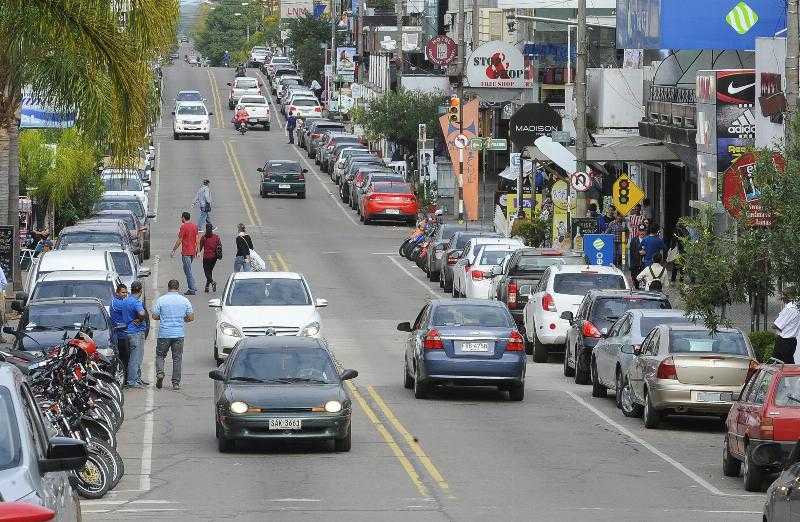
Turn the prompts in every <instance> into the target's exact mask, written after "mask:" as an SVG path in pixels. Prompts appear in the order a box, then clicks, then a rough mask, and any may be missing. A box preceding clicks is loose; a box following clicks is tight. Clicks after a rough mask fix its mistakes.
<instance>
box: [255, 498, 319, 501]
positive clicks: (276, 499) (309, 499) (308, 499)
mask: <svg viewBox="0 0 800 522" xmlns="http://www.w3.org/2000/svg"><path fill="white" fill-rule="evenodd" d="M267 502H322V500H321V499H319V498H270V499H267Z"/></svg>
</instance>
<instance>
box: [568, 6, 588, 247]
mask: <svg viewBox="0 0 800 522" xmlns="http://www.w3.org/2000/svg"><path fill="white" fill-rule="evenodd" d="M567 31H569V27H567ZM577 33H578V34H577V35H576V40H577V42H576V45H577V47H578V48H577V50H576V51H577V52H576V53H575V54H576V60H575V159H576V160H577V161H576V167H577V170H578V172H583V171H585V170H586V51H587V46H586V0H578V31H577ZM567 174H572V173H571V172H567ZM571 192H572V189H571V187H569V186H568V187H567V234H568V235H569V244H570V248H571V247H572V239H573V238H572V224H571V223H570V212H571V211H572V208H571V206H572V198H571V197H569V196H570V194H571Z"/></svg>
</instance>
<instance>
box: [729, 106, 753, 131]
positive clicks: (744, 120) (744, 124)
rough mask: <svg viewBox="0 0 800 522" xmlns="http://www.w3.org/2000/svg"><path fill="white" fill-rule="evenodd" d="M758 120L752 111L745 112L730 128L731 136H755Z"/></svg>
mask: <svg viewBox="0 0 800 522" xmlns="http://www.w3.org/2000/svg"><path fill="white" fill-rule="evenodd" d="M755 132H756V120H755V118H754V117H753V111H752V110H751V109H748V110H746V111H745V112H743V113H742V114H741V115H740V116H739V117H738V118H736V120H734V122H733V123H732V124H731V125H730V126H728V133H730V134H755Z"/></svg>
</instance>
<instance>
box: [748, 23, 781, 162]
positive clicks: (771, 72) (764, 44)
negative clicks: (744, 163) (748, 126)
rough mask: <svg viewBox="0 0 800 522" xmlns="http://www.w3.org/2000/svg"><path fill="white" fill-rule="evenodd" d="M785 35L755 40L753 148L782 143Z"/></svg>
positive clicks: (774, 145)
mask: <svg viewBox="0 0 800 522" xmlns="http://www.w3.org/2000/svg"><path fill="white" fill-rule="evenodd" d="M785 62H786V38H757V39H756V94H757V98H758V103H757V105H756V109H755V111H754V115H755V118H756V147H758V148H764V147H773V148H775V147H777V146H778V145H781V144H782V143H783V115H784V112H785V111H786V97H785V96H784V94H783V91H784V89H785V87H786V76H785V75H784V67H785V66H784V64H785Z"/></svg>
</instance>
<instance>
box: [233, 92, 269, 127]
mask: <svg viewBox="0 0 800 522" xmlns="http://www.w3.org/2000/svg"><path fill="white" fill-rule="evenodd" d="M239 107H244V108H245V110H246V111H247V114H248V116H249V118H248V120H247V121H248V124H249V125H250V126H254V125H261V126H263V127H264V130H269V124H270V116H269V103H267V99H266V98H265V97H264V96H242V97H241V98H239V103H238V104H237V106H236V110H239Z"/></svg>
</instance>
